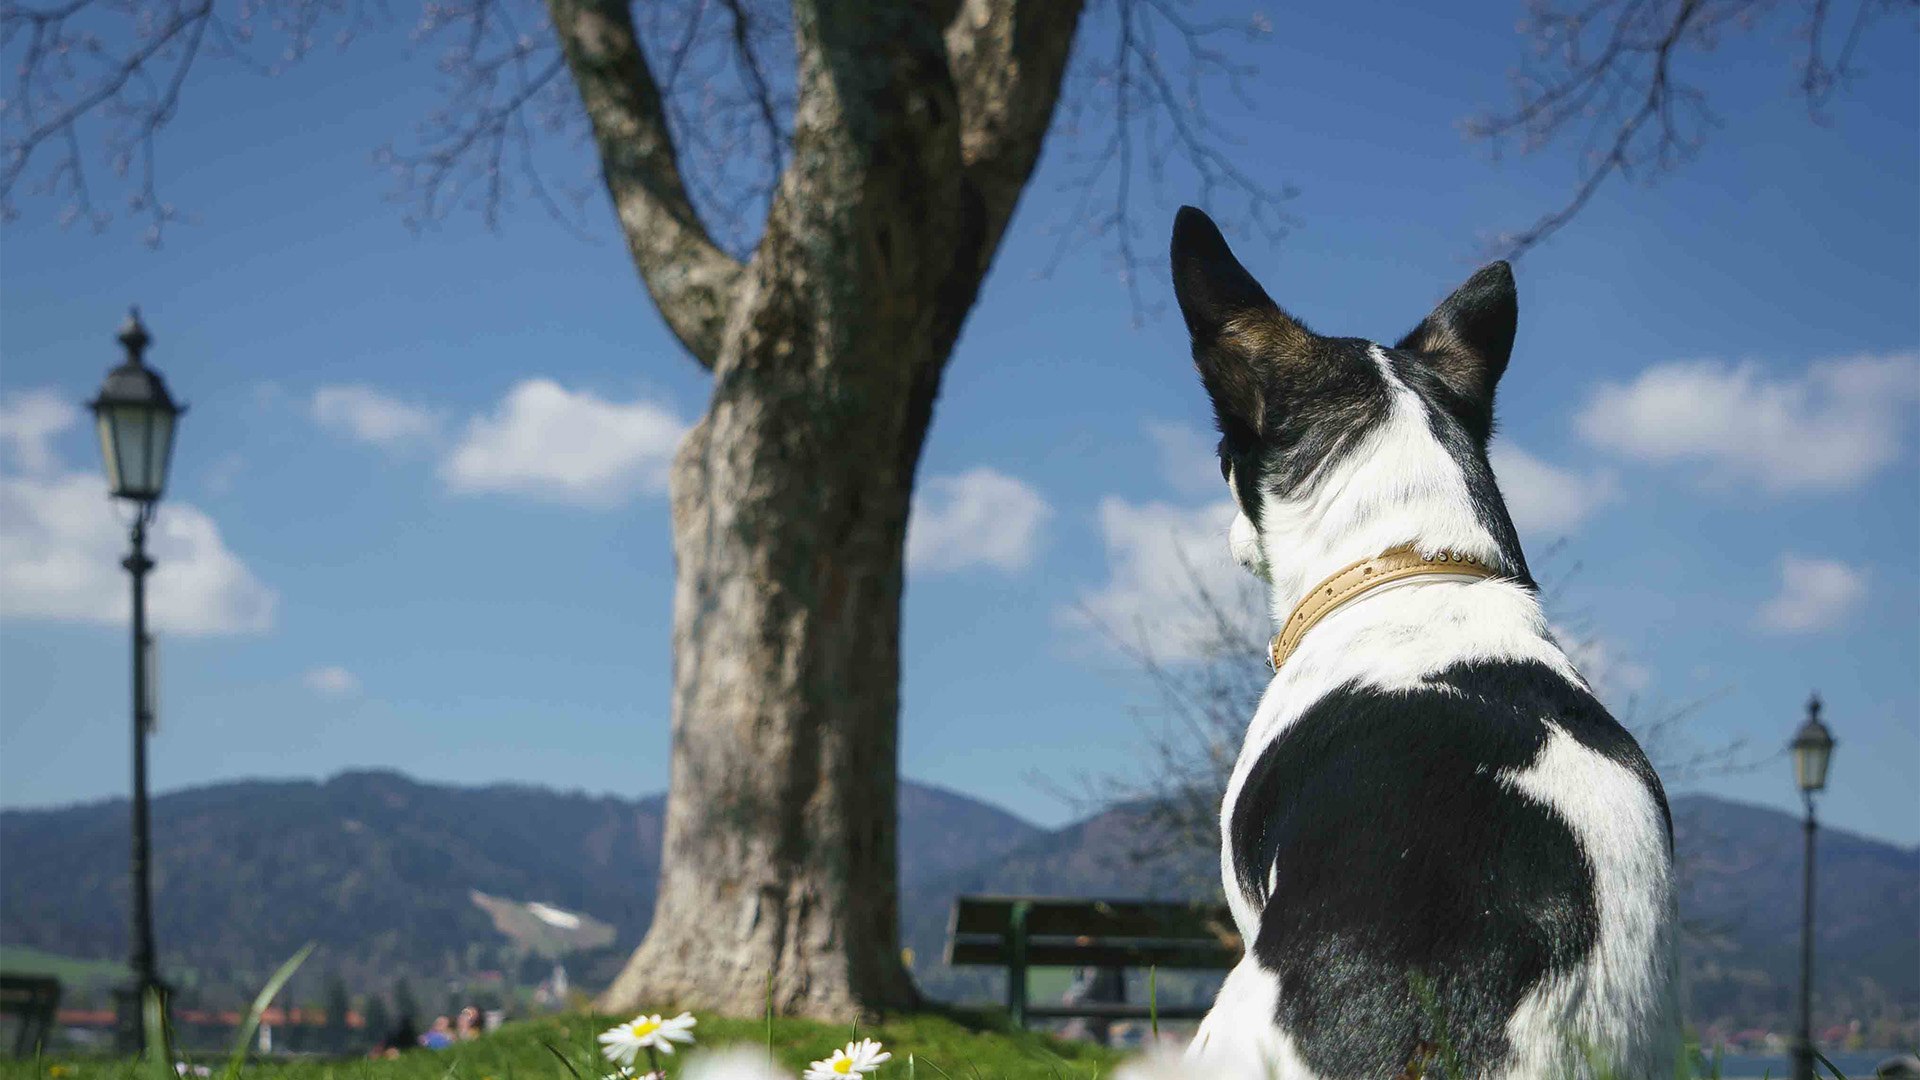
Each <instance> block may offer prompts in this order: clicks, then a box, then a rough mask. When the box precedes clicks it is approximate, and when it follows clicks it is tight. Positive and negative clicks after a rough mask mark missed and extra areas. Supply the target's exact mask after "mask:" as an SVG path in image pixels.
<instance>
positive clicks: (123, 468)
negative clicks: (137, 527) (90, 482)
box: [111, 405, 153, 499]
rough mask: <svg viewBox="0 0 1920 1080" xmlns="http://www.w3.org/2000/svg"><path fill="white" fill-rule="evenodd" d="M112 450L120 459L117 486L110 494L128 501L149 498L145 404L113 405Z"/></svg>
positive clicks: (146, 414) (148, 419) (149, 425)
mask: <svg viewBox="0 0 1920 1080" xmlns="http://www.w3.org/2000/svg"><path fill="white" fill-rule="evenodd" d="M111 411H112V414H113V450H114V453H115V454H116V455H118V456H119V458H120V485H119V487H117V488H115V489H114V494H116V495H123V496H125V497H127V498H129V499H144V498H148V497H150V495H151V492H150V491H149V490H148V488H147V459H148V454H149V450H148V429H149V428H150V427H151V421H150V417H151V416H152V415H153V413H152V410H150V409H148V408H147V407H146V406H145V405H115V406H113V408H112V410H111Z"/></svg>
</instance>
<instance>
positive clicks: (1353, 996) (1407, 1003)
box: [1227, 659, 1666, 1075]
mask: <svg viewBox="0 0 1920 1080" xmlns="http://www.w3.org/2000/svg"><path fill="white" fill-rule="evenodd" d="M1561 739H1571V740H1573V741H1575V742H1577V743H1578V744H1579V746H1581V747H1583V748H1585V750H1587V751H1590V752H1591V753H1592V754H1595V755H1598V756H1599V757H1600V758H1602V759H1605V761H1606V762H1612V763H1613V764H1616V765H1618V766H1619V767H1620V768H1622V769H1624V770H1625V771H1626V772H1627V773H1629V774H1631V775H1632V776H1633V777H1635V778H1638V780H1639V781H1640V782H1641V783H1643V784H1644V785H1646V787H1647V788H1648V790H1649V791H1650V792H1651V793H1652V796H1653V800H1654V801H1655V802H1657V804H1658V806H1659V808H1660V812H1661V814H1662V815H1663V816H1664V814H1665V811H1666V804H1665V798H1664V795H1663V794H1662V793H1661V792H1660V786H1659V781H1658V779H1657V778H1656V777H1655V776H1654V773H1653V770H1652V767H1651V766H1650V765H1649V764H1648V763H1647V761H1646V758H1645V756H1644V755H1643V754H1642V753H1641V752H1640V749H1639V747H1638V745H1637V744H1636V743H1635V742H1634V740H1633V738H1632V736H1631V735H1629V734H1628V733H1627V732H1626V731H1625V729H1623V728H1622V727H1621V726H1620V725H1619V724H1618V723H1617V722H1616V721H1615V720H1614V719H1613V717H1612V716H1610V715H1609V714H1608V713H1607V711H1606V709H1605V708H1604V707H1603V706H1602V705H1601V704H1600V703H1599V702H1598V701H1597V700H1595V699H1594V697H1593V695H1592V694H1591V693H1590V692H1589V691H1588V690H1587V688H1586V687H1584V686H1582V685H1580V684H1579V683H1577V682H1574V681H1571V680H1569V679H1568V678H1567V677H1566V676H1565V675H1564V674H1562V673H1561V672H1559V671H1557V670H1555V669H1554V668H1553V667H1552V666H1550V665H1548V664H1544V663H1541V662H1539V661H1537V660H1525V659H1506V660H1473V661H1465V662H1460V663H1456V664H1453V665H1450V666H1448V667H1446V668H1445V669H1443V670H1441V671H1439V672H1437V673H1435V674H1434V675H1433V676H1431V677H1430V678H1428V679H1426V680H1423V682H1422V683H1421V684H1420V685H1418V686H1416V687H1413V688H1395V689H1381V688H1379V687H1372V686H1366V685H1359V684H1347V685H1344V686H1341V687H1339V688H1337V689H1335V690H1333V691H1331V692H1329V693H1327V694H1325V695H1323V696H1322V697H1320V698H1319V699H1318V700H1316V701H1315V702H1313V703H1312V704H1311V705H1309V706H1308V707H1307V708H1306V709H1305V710H1304V712H1303V713H1302V714H1301V715H1300V717H1299V718H1298V719H1297V720H1296V721H1295V722H1294V723H1292V724H1290V725H1288V727H1287V728H1286V729H1285V730H1284V731H1283V732H1281V733H1280V734H1279V735H1278V737H1276V738H1275V739H1273V740H1272V742H1270V743H1269V744H1268V745H1267V746H1266V747H1265V748H1263V750H1262V751H1261V752H1260V754H1259V756H1258V758H1257V759H1256V761H1255V762H1254V764H1253V767H1252V769H1251V770H1250V771H1249V772H1248V774H1247V776H1246V779H1245V782H1244V784H1243V785H1242V787H1241V790H1240V793H1239V796H1238V798H1237V799H1236V800H1235V804H1234V806H1233V808H1232V811H1231V814H1230V817H1229V820H1228V822H1227V827H1228V837H1227V840H1228V844H1229V850H1230V852H1231V859H1232V865H1233V868H1234V873H1235V876H1236V877H1237V879H1238V881H1237V884H1238V885H1239V887H1240V888H1241V890H1242V891H1243V892H1244V893H1245V894H1247V895H1248V896H1249V897H1250V898H1251V899H1252V900H1253V903H1254V906H1255V907H1256V908H1258V909H1259V910H1260V911H1261V916H1260V929H1259V933H1258V935H1257V938H1256V940H1255V943H1254V947H1253V953H1254V955H1255V957H1256V958H1257V959H1258V960H1259V962H1260V963H1261V965H1262V966H1263V967H1266V968H1268V969H1269V970H1272V971H1273V972H1275V973H1276V974H1277V975H1278V976H1279V977H1280V979H1281V981H1282V983H1283V984H1284V985H1286V986H1287V987H1288V994H1287V995H1286V998H1285V1003H1284V1006H1283V1008H1284V1010H1285V1012H1286V1013H1287V1015H1286V1016H1284V1017H1283V1018H1282V1019H1283V1020H1284V1026H1285V1027H1286V1029H1287V1030H1289V1031H1290V1032H1292V1033H1293V1035H1294V1037H1295V1038H1296V1039H1297V1040H1298V1041H1299V1044H1300V1046H1301V1049H1302V1051H1303V1052H1305V1053H1307V1054H1308V1056H1309V1057H1310V1058H1317V1059H1318V1061H1316V1062H1315V1064H1316V1067H1319V1068H1321V1069H1322V1070H1323V1071H1325V1074H1326V1075H1363V1074H1371V1073H1378V1072H1381V1071H1382V1070H1384V1071H1385V1072H1387V1073H1391V1072H1392V1071H1393V1070H1394V1069H1397V1068H1399V1067H1400V1066H1401V1065H1404V1064H1405V1062H1406V1060H1407V1059H1406V1057H1405V1056H1404V1055H1407V1054H1415V1053H1417V1052H1418V1051H1419V1048H1418V1046H1417V1045H1416V1043H1417V1042H1418V1039H1417V1038H1416V1036H1415V1033H1417V1032H1420V1031H1422V1030H1425V1029H1428V1028H1430V1027H1431V1026H1432V1025H1431V1024H1430V1023H1429V1022H1428V1018H1427V1017H1426V1016H1425V1015H1424V1013H1425V1011H1426V1010H1427V1009H1429V1008H1430V1007H1431V1008H1437V1009H1441V1010H1444V1011H1446V1012H1447V1013H1448V1014H1449V1015H1451V1016H1453V1018H1454V1022H1455V1023H1456V1024H1457V1025H1458V1028H1457V1030H1455V1031H1453V1032H1451V1033H1450V1037H1451V1038H1453V1039H1454V1040H1455V1041H1456V1042H1457V1044H1458V1045H1457V1049H1458V1050H1459V1051H1460V1052H1461V1053H1462V1054H1463V1055H1465V1056H1466V1057H1467V1058H1468V1059H1469V1060H1477V1061H1480V1062H1482V1063H1488V1062H1492V1061H1495V1060H1498V1059H1499V1058H1500V1057H1501V1055H1503V1054H1504V1053H1505V1051H1506V1042H1505V1039H1506V1036H1505V1034H1504V1023H1505V1019H1506V1017H1508V1016H1510V1015H1511V1013H1512V1010H1513V1009H1514V1008H1515V1007H1517V1005H1518V1003H1519V1001H1520V1000H1521V998H1522V997H1524V996H1525V995H1526V994H1527V992H1528V991H1529V990H1530V989H1531V988H1532V987H1534V986H1535V985H1537V984H1538V983H1539V982H1540V981H1541V980H1542V979H1543V978H1546V977H1548V976H1550V975H1553V974H1556V973H1567V972H1570V971H1572V970H1573V969H1575V968H1577V967H1579V966H1580V965H1581V964H1582V963H1584V962H1585V960H1586V958H1587V957H1588V955H1589V953H1590V952H1591V951H1592V949H1593V947H1594V943H1595V941H1596V938H1597V936H1598V933H1599V923H1598V914H1597V899H1596V882H1595V877H1594V867H1593V865H1592V863H1591V862H1590V860H1589V859H1588V858H1587V857H1586V854H1585V853H1584V852H1583V851H1582V849H1581V845H1580V841H1579V838H1578V837H1577V835H1576V831H1575V830H1574V829H1573V828H1572V827H1571V826H1570V823H1569V821H1568V820H1567V818H1566V817H1565V816H1564V815H1563V814H1562V813H1560V812H1559V811H1558V810H1556V808H1554V807H1552V806H1549V805H1547V804H1546V803H1544V802H1542V801H1541V800H1539V799H1535V798H1531V797H1529V796H1527V795H1526V794H1523V793H1522V792H1521V791H1520V790H1519V789H1518V785H1519V780H1520V778H1523V777H1525V776H1527V775H1528V773H1529V770H1530V769H1532V768H1533V767H1534V766H1535V764H1536V763H1537V762H1539V761H1541V760H1543V755H1544V754H1545V751H1546V750H1547V748H1548V746H1549V745H1550V744H1552V743H1553V742H1554V741H1555V740H1561ZM1603 767H1604V766H1603ZM1411 971H1428V972H1437V973H1439V974H1438V975H1436V976H1435V983H1436V985H1434V986H1432V987H1430V988H1427V989H1425V990H1420V989H1418V988H1414V987H1411V986H1406V985H1399V983H1398V982H1397V981H1396V979H1397V978H1398V977H1397V976H1393V975H1391V974H1389V973H1394V972H1411ZM1423 995H1424V996H1423Z"/></svg>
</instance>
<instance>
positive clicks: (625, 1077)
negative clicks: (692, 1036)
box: [600, 1065, 667, 1080]
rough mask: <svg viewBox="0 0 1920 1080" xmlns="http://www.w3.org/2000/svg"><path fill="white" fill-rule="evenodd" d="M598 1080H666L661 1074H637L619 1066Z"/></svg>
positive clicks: (628, 1068) (665, 1076) (627, 1067)
mask: <svg viewBox="0 0 1920 1080" xmlns="http://www.w3.org/2000/svg"><path fill="white" fill-rule="evenodd" d="M600 1080H667V1074H666V1073H663V1072H649V1073H637V1072H634V1071H633V1069H632V1068H631V1067H630V1066H626V1065H621V1066H619V1067H617V1068H615V1069H614V1070H613V1071H612V1072H610V1073H608V1074H607V1075H605V1076H603V1077H601V1078H600Z"/></svg>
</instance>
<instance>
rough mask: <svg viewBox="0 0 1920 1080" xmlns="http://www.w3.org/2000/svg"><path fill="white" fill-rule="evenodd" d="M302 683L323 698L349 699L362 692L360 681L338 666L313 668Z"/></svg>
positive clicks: (301, 679) (330, 665) (328, 665)
mask: <svg viewBox="0 0 1920 1080" xmlns="http://www.w3.org/2000/svg"><path fill="white" fill-rule="evenodd" d="M300 681H301V682H302V683H305V684H306V687H307V689H309V690H311V691H313V692H314V693H316V694H319V695H320V696H321V697H334V698H338V697H348V696H350V695H353V694H357V693H359V692H360V680H359V679H358V678H357V677H355V675H354V674H353V672H351V671H348V670H347V669H346V668H343V667H341V666H340V665H338V664H327V665H325V666H323V667H317V668H313V669H311V670H310V671H308V672H307V673H306V674H305V675H302V676H300Z"/></svg>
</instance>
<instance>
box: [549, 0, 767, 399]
mask: <svg viewBox="0 0 1920 1080" xmlns="http://www.w3.org/2000/svg"><path fill="white" fill-rule="evenodd" d="M547 9H548V12H549V14H550V16H551V18H552V22H553V28H554V32H555V33H556V35H557V36H558V37H559V39H560V43H561V46H562V49H563V50H564V53H565V56H566V60H567V66H568V67H569V68H570V69H572V71H573V78H574V83H575V85H576V86H577V87H578V89H579V92H580V100H581V103H582V104H583V105H584V106H585V108H586V113H587V119H588V120H589V121H590V123H591V124H592V127H593V134H594V142H595V144H596V146H597V148H598V150H599V157H600V163H601V172H602V175H603V177H604V178H605V180H606V184H607V191H608V193H609V194H610V195H611V196H612V197H613V205H614V209H615V212H616V213H617V214H618V215H619V218H620V227H621V230H622V232H624V233H625V235H626V239H627V247H628V249H629V250H630V251H631V252H632V254H633V260H634V264H635V265H636V266H638V267H639V268H640V274H641V277H642V279H643V280H644V281H645V282H646V285H647V290H648V292H650V293H652V295H653V299H654V303H655V304H657V305H658V306H659V308H660V312H661V314H662V315H663V316H664V317H665V318H666V321H667V325H668V326H669V327H670V328H671V329H672V330H673V332H674V334H675V336H677V337H678V338H679V339H680V341H681V343H682V344H684V345H685V346H686V347H687V351H688V352H690V353H692V354H693V356H694V358H695V359H696V360H698V361H700V363H701V364H703V365H705V366H707V367H709V368H710V367H712V366H713V364H714V361H715V359H716V358H717V357H718V355H719V350H720V339H721V330H722V328H723V327H724V325H725V322H726V317H727V311H728V309H729V308H730V307H731V305H732V302H733V293H734V286H735V284H736V283H737V282H738V281H739V279H740V274H741V269H742V268H741V265H740V263H739V262H738V261H737V260H735V259H734V258H733V257H732V256H730V255H728V254H727V253H726V252H724V251H722V250H721V249H720V248H719V246H718V245H716V244H715V243H714V242H713V239H712V238H711V237H710V236H709V235H708V234H707V230H706V227H705V226H704V225H703V224H702V223H701V221H700V217H699V214H698V213H697V212H696V211H695V210H694V207H693V203H692V200H691V199H690V198H689V196H688V194H687V189H686V185H685V183H684V182H683V181H682V180H681V176H680V163H679V160H678V158H677V156H676V154H675V151H674V144H673V138H672V135H671V133H670V132H669V131H668V128H667V117H666V113H665V111H664V109H663V108H662V104H661V100H660V92H659V88H658V86H657V85H656V84H655V83H654V81H653V74H652V72H651V71H650V70H649V69H648V67H647V61H646V57H645V56H644V55H643V54H642V52H641V50H640V42H639V38H638V36H637V33H636V31H635V29H634V24H633V17H632V14H631V12H630V11H629V9H628V7H627V5H626V3H625V2H624V0H548V4H547Z"/></svg>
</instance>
